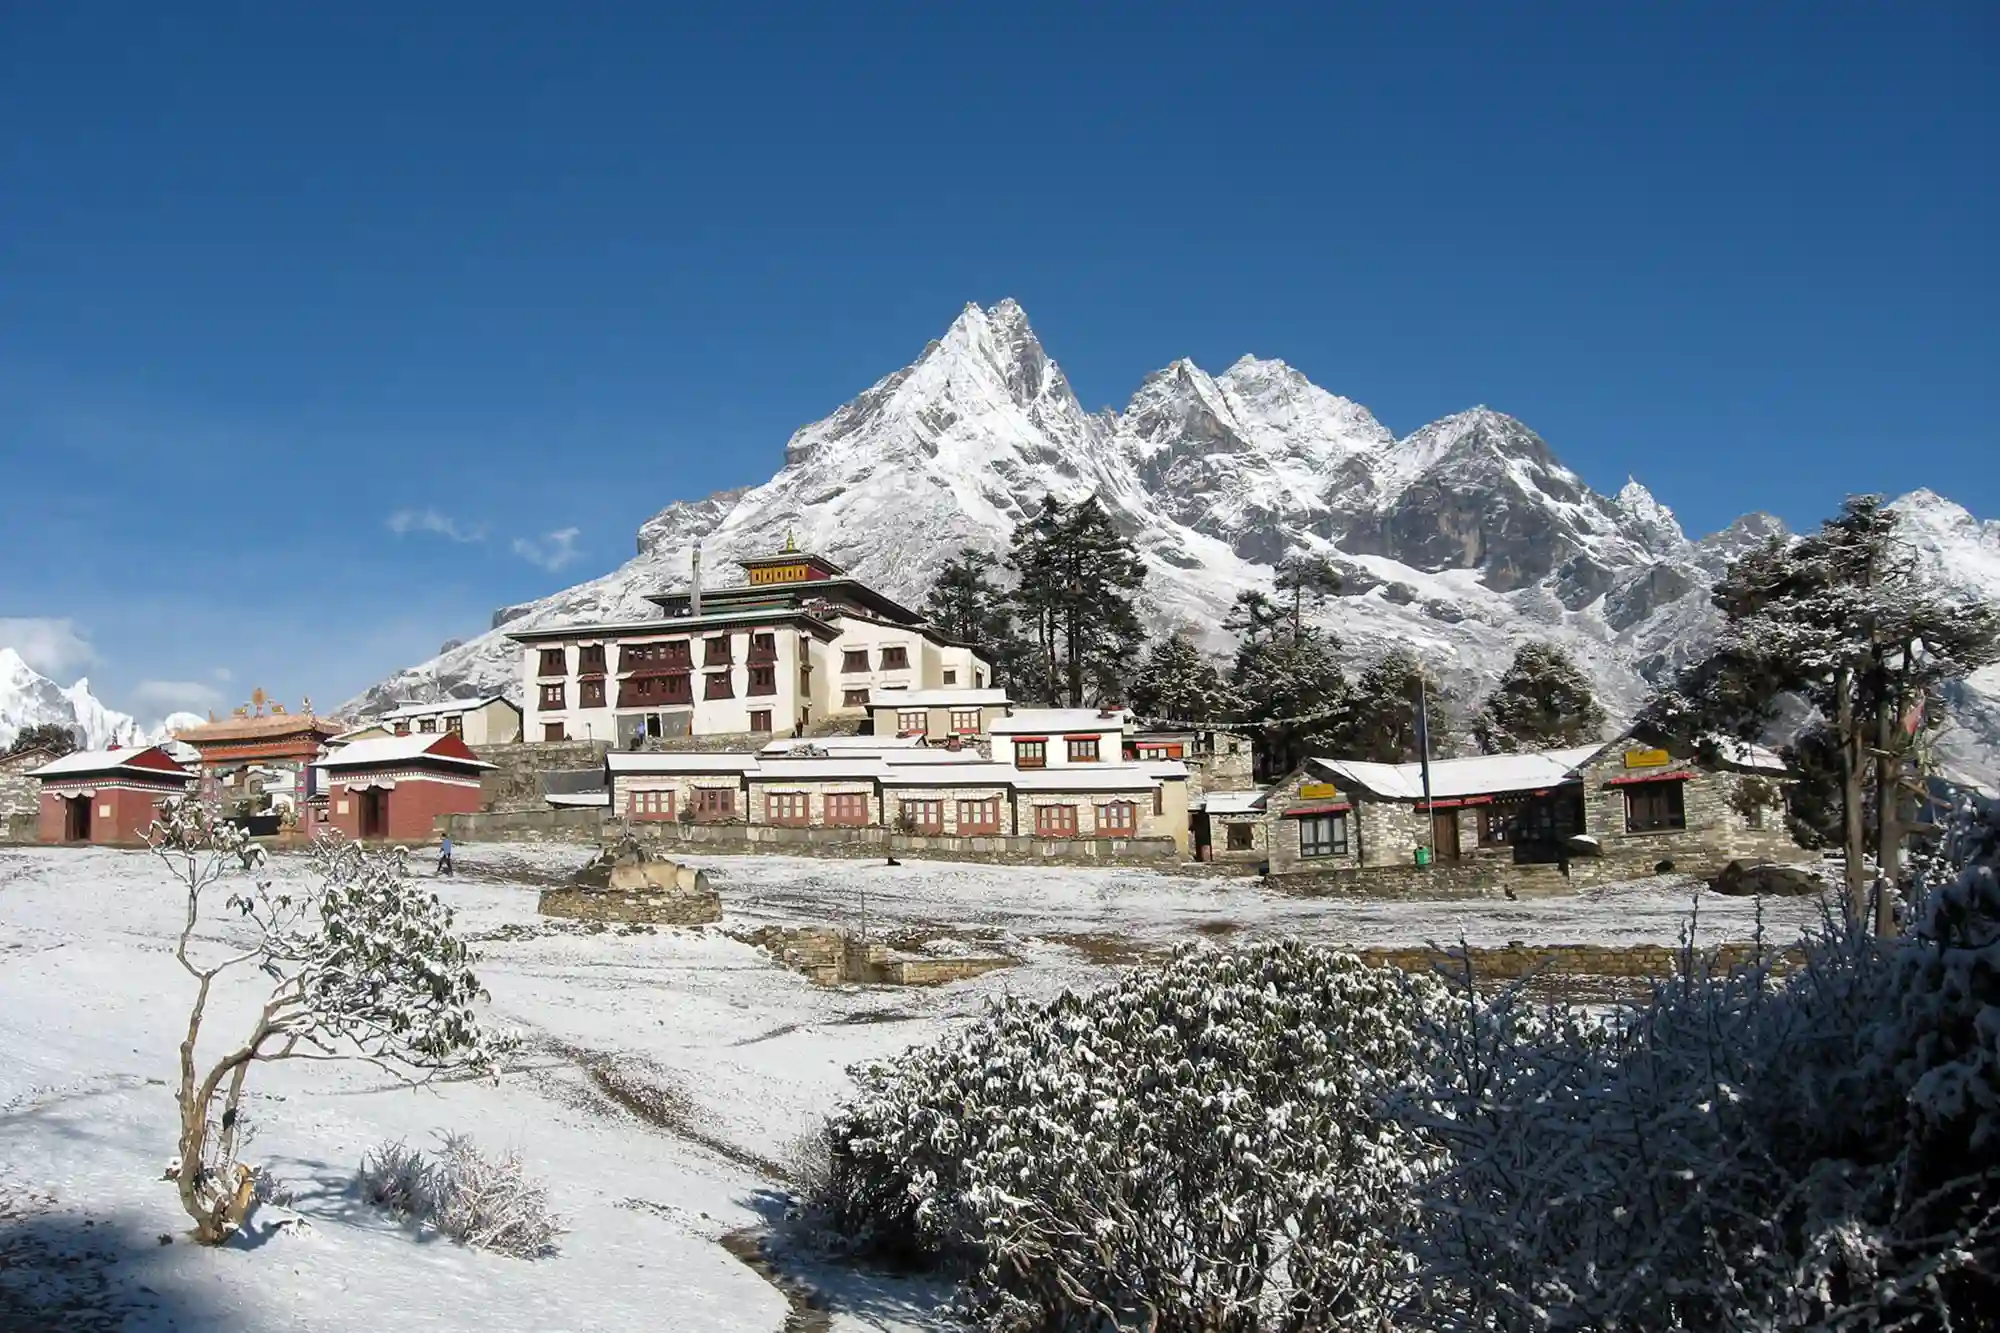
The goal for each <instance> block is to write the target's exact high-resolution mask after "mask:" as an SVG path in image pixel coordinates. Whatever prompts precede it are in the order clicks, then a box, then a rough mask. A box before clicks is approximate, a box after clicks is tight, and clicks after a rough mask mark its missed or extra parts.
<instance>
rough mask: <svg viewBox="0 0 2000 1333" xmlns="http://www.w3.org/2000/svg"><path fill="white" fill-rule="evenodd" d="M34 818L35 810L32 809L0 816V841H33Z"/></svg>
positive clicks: (35, 816)
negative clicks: (22, 812)
mask: <svg viewBox="0 0 2000 1333" xmlns="http://www.w3.org/2000/svg"><path fill="white" fill-rule="evenodd" d="M36 818H37V812H35V811H33V810H30V811H28V812H26V813H25V814H20V813H16V814H10V815H7V816H6V817H5V818H0V842H3V843H20V842H34V841H35V840H36V839H35V823H36Z"/></svg>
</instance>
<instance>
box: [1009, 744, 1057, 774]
mask: <svg viewBox="0 0 2000 1333" xmlns="http://www.w3.org/2000/svg"><path fill="white" fill-rule="evenodd" d="M1048 763H1049V743H1048V742H1047V741H1015V742H1014V767H1016V768H1046V767H1048Z"/></svg>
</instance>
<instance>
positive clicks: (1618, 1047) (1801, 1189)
mask: <svg viewBox="0 0 2000 1333" xmlns="http://www.w3.org/2000/svg"><path fill="white" fill-rule="evenodd" d="M1943 850H1944V855H1943V857H1942V858H1941V859H1940V861H1939V862H1938V863H1937V864H1936V865H1935V866H1934V867H1933V868H1932V871H1931V874H1930V876H1929V882H1928V883H1920V884H1919V886H1918V892H1917V909H1916V911H1915V913H1914V916H1913V924H1914V928H1913V930H1912V931H1911V933H1910V934H1909V935H1908V936H1907V937H1905V938H1902V939H1882V938H1880V937H1874V936H1871V935H1869V934H1868V933H1866V931H1865V930H1863V929H1860V928H1858V927H1854V926H1850V925H1848V924H1846V923H1844V922H1837V921H1832V920H1829V921H1828V922H1827V923H1826V925H1825V927H1824V928H1823V930H1822V931H1821V932H1820V933H1819V934H1818V935H1816V936H1815V937H1814V938H1811V939H1810V940H1808V941H1807V943H1806V946H1805V960H1804V963H1803V965H1802V966H1799V967H1795V968H1792V969H1789V970H1787V971H1785V972H1784V973H1783V974H1782V975H1779V974H1776V973H1774V971H1773V970H1772V968H1771V966H1770V965H1768V964H1765V963H1759V964H1754V965H1751V966H1748V967H1744V968H1741V969H1738V970H1735V971H1731V972H1728V973H1724V974H1717V973H1708V972H1704V971H1703V970H1701V968H1700V967H1699V965H1698V964H1697V965H1695V966H1694V967H1692V968H1691V969H1690V971H1689V972H1688V974H1687V975H1685V976H1683V977H1682V978H1681V979H1679V980H1676V981H1674V982H1670V983H1664V984H1661V985H1660V986H1658V987H1657V988H1655V990H1654V991H1653V992H1652V994H1651V995H1650V997H1648V998H1647V999H1646V1000H1645V1001H1643V1002H1642V1003H1640V1004H1638V1005H1636V1006H1634V1007H1632V1008H1631V1009H1630V1010H1629V1011H1626V1012H1623V1013H1621V1014H1620V1015H1618V1016H1617V1018H1616V1020H1615V1021H1614V1022H1612V1023H1610V1024H1591V1023H1588V1022H1583V1021H1580V1020H1579V1019H1577V1018H1576V1017H1574V1016H1573V1015H1568V1014H1563V1013H1548V1012H1537V1011H1535V1010H1533V1009H1531V1008H1530V1007H1529V1006H1528V1005H1526V1004H1525V1003H1524V1002H1523V1001H1522V1000H1521V998H1520V997H1519V995H1518V993H1516V994H1510V995H1507V996H1503V997H1501V998H1500V999H1498V1000H1496V1001H1495V1002H1493V1003H1491V1004H1488V1005H1482V1006H1478V1007H1476V1008H1475V1009H1470V1010H1465V1011H1461V1012H1462V1014H1463V1017H1462V1019H1461V1020H1459V1021H1452V1022H1436V1021H1433V1023H1432V1024H1431V1030H1430V1032H1429V1033H1428V1034H1427V1040H1426V1042H1425V1043H1424V1044H1425V1046H1426V1047H1427V1048H1428V1049H1430V1050H1432V1051H1434V1052H1435V1057H1434V1058H1435V1061H1436V1063H1435V1065H1434V1067H1433V1069H1432V1079H1433V1084H1432V1089H1431V1092H1430V1094H1429V1096H1428V1100H1427V1101H1426V1102H1424V1103H1422V1104H1413V1105H1412V1106H1411V1107H1410V1109H1409V1114H1408V1116H1407V1118H1406V1123H1407V1124H1408V1125H1409V1126H1410V1128H1412V1129H1413V1130H1415V1131H1417V1132H1420V1133H1424V1134H1428V1135H1431V1136H1434V1137H1435V1138H1436V1139H1437V1140H1438V1141H1439V1142H1441V1143H1442V1144H1443V1145H1444V1146H1445V1148H1446V1149H1447V1151H1448V1153H1449V1155H1450V1158H1451V1161H1450V1165H1449V1166H1448V1167H1447V1168H1446V1169H1444V1170H1443V1171H1441V1172H1439V1173H1436V1174H1435V1175H1433V1176H1431V1177H1430V1178H1429V1179H1428V1180H1427V1181H1425V1182H1423V1187H1422V1188H1423V1195H1424V1197H1423V1205H1424V1225H1423V1231H1422V1238H1421V1242H1420V1246H1419V1248H1420V1250H1421V1252H1422V1254H1423V1259H1424V1268H1425V1271H1424V1274H1423V1289H1424V1290H1425V1291H1426V1292H1427V1295H1428V1298H1429V1303H1430V1307H1431V1308H1430V1311H1429V1326H1432V1327H1438V1328H1443V1329H1454V1330H1455V1329H1466V1330H1470V1329H1480V1330H1537V1331H1539V1330H1551V1329H1563V1330H1567V1329H1592V1330H1599V1329H1605V1330H1609V1329H1632V1330H1642V1329H1667V1328H1726V1329H1756V1330H1765V1329H1768V1330H1779V1329H1799V1328H1890V1327H1898V1328H1939V1329H1943V1328H1971V1327H1990V1326H1991V1325H1990V1324H1981V1323H1980V1322H1979V1321H1980V1319H1981V1318H1982V1314H1981V1312H1982V1311H1983V1312H1985V1313H1984V1316H1983V1317H1986V1318H1990V1317H1991V1312H1992V1311H1993V1310H1995V1309H2000V1174H1996V1164H2000V942H1997V941H2000V891H1996V887H1995V879H1994V875H1995V869H1994V867H1995V862H1996V859H2000V858H1997V857H1996V851H1997V850H2000V814H1996V811H1995V808H1994V807H1992V806H1990V805H1988V806H1985V807H1984V808H1981V809H1974V808H1972V807H1971V806H1968V807H1966V808H1965V809H1964V810H1963V811H1962V812H1961V814H1960V817H1959V819H1958V820H1957V821H1956V824H1955V827H1954V828H1953V830H1952V832H1951V833H1950V835H1949V837H1948V838H1947V839H1946V840H1945V845H1944V849H1943ZM1940 872H1942V873H1940ZM1693 961H1694V959H1693V955H1692V952H1690V962H1693ZM1445 1012H1447V1013H1448V1012H1449V1011H1445Z"/></svg>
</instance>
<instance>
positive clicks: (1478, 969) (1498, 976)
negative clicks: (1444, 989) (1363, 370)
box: [1355, 944, 1803, 984]
mask: <svg viewBox="0 0 2000 1333" xmlns="http://www.w3.org/2000/svg"><path fill="white" fill-rule="evenodd" d="M1355 952H1356V954H1357V955H1358V956H1359V957H1360V959H1361V960H1362V961H1363V962H1364V963H1367V964H1368V965H1369V966H1370V967H1394V968H1400V969H1401V970H1403V971H1405V972H1435V971H1438V970H1440V969H1442V970H1444V971H1445V972H1446V973H1448V974H1450V975H1454V976H1463V975H1464V971H1465V963H1466V960H1467V958H1468V957H1469V958H1470V960H1471V963H1472V975H1473V980H1474V982H1475V984H1478V983H1485V982H1493V983H1496V984H1498V983H1504V982H1509V981H1519V980H1520V979H1521V978H1523V977H1527V976H1534V975H1537V974H1540V975H1542V976H1547V977H1550V978H1557V979H1563V978H1575V977H1615V978H1626V979H1632V980H1653V979H1666V978H1671V977H1675V976H1678V975H1679V974H1680V972H1681V962H1682V953H1681V950H1680V948H1679V947H1678V946H1674V945H1664V944H1627V945H1604V944H1551V945H1538V946H1535V947H1532V948H1531V947H1527V946H1524V945H1512V944H1510V945H1508V946H1507V947H1505V948H1500V949H1463V950H1446V949H1429V948H1408V949H1357V950H1356V951H1355ZM1696 952H1697V953H1698V954H1699V955H1700V956H1701V957H1702V958H1704V959H1707V960H1709V965H1710V966H1711V967H1713V968H1714V969H1715V970H1717V971H1727V970H1728V969H1729V968H1732V967H1736V966H1740V965H1741V964H1744V963H1747V962H1750V961H1751V960H1752V959H1754V958H1755V957H1756V953H1757V946H1756V945H1754V944H1723V945H1718V946H1716V947H1714V948H1709V949H1700V950H1697V951H1696ZM1802 958H1803V955H1802V954H1801V953H1800V951H1799V950H1797V949H1787V950H1784V951H1782V952H1781V953H1780V954H1779V955H1778V966H1779V967H1780V968H1783V967H1785V966H1788V965H1791V964H1794V963H1797V962H1799V961H1800V960H1801V959H1802Z"/></svg>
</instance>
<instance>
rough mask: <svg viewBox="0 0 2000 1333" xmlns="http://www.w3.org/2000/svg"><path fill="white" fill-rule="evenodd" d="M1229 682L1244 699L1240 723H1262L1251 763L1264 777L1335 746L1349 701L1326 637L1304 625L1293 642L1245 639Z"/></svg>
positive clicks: (1333, 642) (1336, 646)
mask: <svg viewBox="0 0 2000 1333" xmlns="http://www.w3.org/2000/svg"><path fill="white" fill-rule="evenodd" d="M1229 683H1230V686H1231V688H1232V689H1234V690H1235V692H1236V693H1237V695H1238V696H1239V697H1241V698H1242V699H1243V700H1244V701H1245V702H1244V709H1243V718H1244V720H1245V721H1248V722H1253V723H1261V724H1262V725H1261V726H1260V727H1259V728H1258V731H1257V759H1258V763H1259V765H1260V766H1261V767H1262V768H1263V769H1264V771H1265V774H1266V775H1267V776H1276V775H1279V774H1283V773H1287V772H1290V771H1291V770H1292V769H1293V768H1295V767H1297V766H1298V764H1299V763H1300V762H1301V761H1303V760H1304V759H1306V758H1307V757H1308V756H1310V755H1314V754H1327V753H1330V752H1332V751H1335V750H1338V749H1339V748H1341V740H1342V738H1343V737H1344V736H1345V735H1346V734H1347V731H1348V729H1349V727H1350V725H1351V723H1350V721H1349V717H1348V714H1349V710H1350V709H1351V708H1352V706H1353V700H1352V696H1351V692H1350V690H1349V687H1348V683H1347V676H1346V673H1344V672H1343V671H1342V670H1341V669H1340V642H1339V640H1337V639H1335V638H1334V637H1333V636H1332V635H1331V634H1328V633H1327V632H1325V631H1324V630H1321V629H1318V628H1315V627H1313V626H1306V627H1304V628H1303V629H1302V630H1301V632H1300V636H1299V637H1298V638H1297V639H1294V638H1292V637H1291V636H1290V635H1289V634H1267V635H1265V636H1264V637H1263V638H1260V639H1251V638H1245V639H1244V641H1243V643H1242V645H1241V646H1240V647H1239V648H1238V649H1237V652H1236V662H1235V665H1234V667H1233V669H1232V670H1231V672H1230V679H1229Z"/></svg>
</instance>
